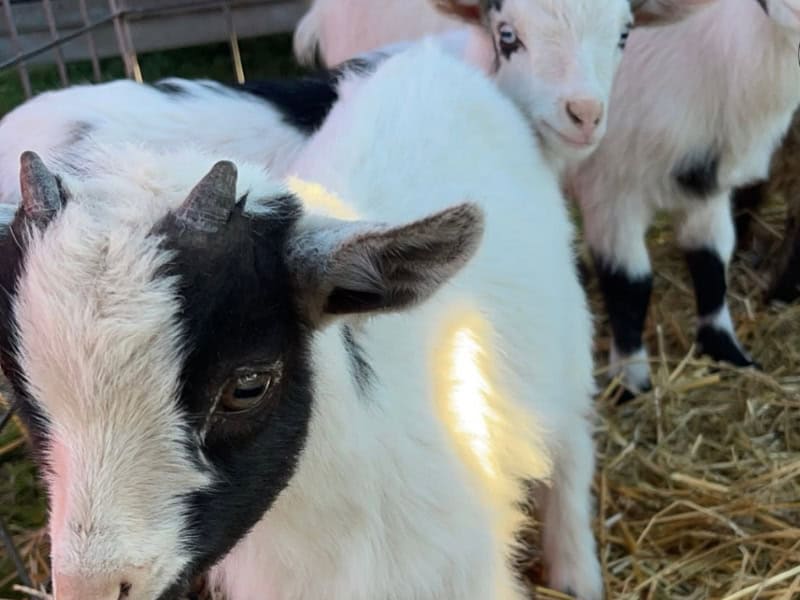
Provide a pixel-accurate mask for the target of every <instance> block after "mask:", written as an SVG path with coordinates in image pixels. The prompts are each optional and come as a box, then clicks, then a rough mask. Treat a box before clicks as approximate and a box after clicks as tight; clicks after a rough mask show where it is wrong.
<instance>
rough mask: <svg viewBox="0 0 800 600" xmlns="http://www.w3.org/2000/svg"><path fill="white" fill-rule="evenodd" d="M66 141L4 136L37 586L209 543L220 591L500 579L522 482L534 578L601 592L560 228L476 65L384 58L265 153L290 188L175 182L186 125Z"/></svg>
mask: <svg viewBox="0 0 800 600" xmlns="http://www.w3.org/2000/svg"><path fill="white" fill-rule="evenodd" d="M83 164H84V166H85V168H86V172H85V173H84V174H82V176H80V177H75V176H71V175H70V174H69V173H65V174H64V175H63V176H61V177H60V178H57V177H56V176H54V175H52V174H51V172H50V171H49V170H48V169H47V168H45V166H44V164H43V163H42V162H41V161H40V160H39V158H38V157H36V156H35V155H33V154H30V153H26V154H24V155H23V159H22V174H21V183H22V185H21V193H22V198H23V201H22V204H21V206H20V208H19V210H18V211H17V213H16V218H15V219H14V220H13V221H12V222H10V223H9V224H8V225H7V226H4V227H3V229H2V236H0V246H1V247H0V285H1V286H2V288H3V289H4V290H5V291H6V293H4V294H3V295H2V297H0V302H1V303H2V304H0V315H2V319H0V349H1V350H2V365H3V370H4V372H5V374H6V375H7V377H8V378H9V379H10V380H11V381H12V383H13V385H14V389H15V392H16V396H17V397H16V405H17V407H18V408H19V410H20V413H21V414H22V415H23V416H24V417H25V419H26V421H27V423H28V425H29V427H30V429H31V432H32V439H33V442H34V445H35V448H36V449H37V450H38V453H37V456H38V458H39V460H40V461H41V462H42V466H43V472H44V473H46V478H47V484H48V488H49V494H50V501H51V518H50V534H51V539H52V567H53V573H54V581H55V593H56V597H57V598H58V600H86V599H87V598H92V599H93V600H118V599H119V598H127V599H128V600H154V599H156V598H158V599H160V600H167V599H173V598H174V597H175V596H176V595H177V594H178V593H179V591H180V590H181V589H182V588H183V587H184V586H185V584H186V582H187V581H188V579H189V578H190V577H192V576H193V575H195V574H196V573H198V572H200V571H202V570H205V569H207V568H209V567H212V573H211V578H212V581H213V585H214V586H215V587H216V588H218V589H219V591H220V592H221V593H222V594H223V595H224V596H225V597H227V598H228V600H326V599H328V600H334V599H335V600H339V599H342V598H347V599H352V600H375V599H376V598H395V599H397V600H415V599H419V598H425V599H426V600H452V599H454V598H458V599H463V600H521V599H522V598H523V597H524V595H523V593H522V592H521V591H520V589H519V588H518V584H517V581H516V579H515V577H514V576H513V574H512V573H511V568H510V565H509V560H508V558H509V552H510V548H511V547H512V545H513V541H512V540H513V532H514V530H515V528H516V527H518V526H519V523H520V519H521V515H520V514H519V513H518V504H517V501H518V500H519V496H520V494H521V490H520V486H519V481H520V480H521V479H522V478H533V479H535V480H537V481H539V482H540V483H541V492H542V494H541V499H542V503H543V504H542V506H541V508H542V509H543V520H544V556H545V561H546V563H547V565H548V568H549V575H550V581H551V584H552V585H554V586H556V587H558V588H559V589H563V590H571V591H573V592H575V593H576V594H577V595H578V596H579V597H580V598H584V599H596V598H600V597H601V596H602V583H601V580H600V575H599V568H598V562H597V558H596V556H595V545H594V541H593V537H592V533H591V528H590V490H589V488H590V482H591V478H592V472H593V450H592V439H591V429H592V428H591V415H592V409H591V395H592V391H593V378H592V359H591V337H592V336H591V320H590V317H589V314H588V310H587V306H586V300H585V296H584V293H583V290H582V288H581V287H580V285H579V283H578V280H577V276H576V273H575V269H574V256H573V252H572V248H571V241H572V233H573V231H572V227H571V225H570V222H569V219H568V215H567V211H566V206H565V203H564V201H563V197H562V195H561V192H560V188H559V183H558V181H557V178H556V176H555V175H554V173H553V172H552V170H551V169H550V167H549V166H548V165H547V164H546V162H545V161H544V159H543V157H542V155H541V152H540V150H539V149H538V147H537V145H536V144H535V141H534V140H533V138H532V137H531V136H530V135H529V133H528V131H527V128H526V127H525V119H524V117H523V116H522V115H521V114H520V112H519V111H518V110H517V109H516V108H515V106H514V105H513V104H512V103H511V102H510V101H509V100H508V99H507V98H505V97H504V96H503V95H501V94H500V93H499V92H498V91H497V89H496V87H495V86H494V85H492V84H491V83H490V82H488V81H487V80H486V78H485V77H484V76H483V75H482V74H480V73H478V72H476V71H474V70H473V69H471V68H469V67H467V66H465V65H464V64H463V63H461V62H459V61H457V60H454V59H453V58H451V57H449V56H447V55H445V54H443V53H442V52H441V51H440V50H438V49H436V48H434V47H431V46H429V45H427V44H422V45H420V46H419V47H417V48H415V49H413V50H411V51H409V52H406V53H403V54H401V55H399V56H396V57H393V58H391V59H389V60H387V62H386V63H385V64H384V65H383V66H382V67H381V68H380V69H379V70H378V71H377V72H376V74H375V75H374V76H373V77H372V78H371V79H370V80H369V81H368V82H366V83H365V84H364V86H363V87H361V88H360V89H359V90H358V94H355V95H354V96H353V97H352V98H351V100H350V101H349V102H347V103H339V104H338V105H337V107H336V109H335V110H334V112H333V113H331V116H330V118H329V119H328V120H327V121H326V125H325V126H324V127H323V128H322V129H321V130H320V131H319V132H318V134H317V135H316V136H315V137H314V138H313V139H312V140H311V142H310V143H309V145H308V147H307V148H306V150H304V152H303V153H302V155H301V156H300V158H299V159H298V161H297V162H296V163H295V165H294V166H293V167H292V168H291V171H292V172H293V173H295V174H296V175H298V176H299V178H297V177H296V178H293V179H292V180H291V182H292V189H294V190H296V191H297V193H298V194H299V195H300V197H301V198H302V201H303V202H302V203H301V202H300V200H299V199H298V197H297V196H296V195H292V194H290V193H289V192H288V191H287V190H286V189H285V188H283V187H282V186H280V185H276V184H275V183H272V182H271V181H270V180H269V179H268V178H267V177H266V175H265V174H264V173H263V171H262V167H261V164H260V163H259V166H255V167H254V166H248V165H247V164H245V163H243V162H241V163H240V164H239V165H238V166H239V169H238V178H237V171H236V169H235V168H234V166H233V165H232V164H231V163H228V162H221V163H218V164H216V165H215V166H214V167H213V168H212V169H211V171H210V173H208V174H207V175H206V176H205V177H203V178H202V180H201V181H200V183H199V184H196V185H195V186H194V188H193V189H192V191H190V188H192V185H193V184H195V182H196V181H197V180H199V179H200V177H201V175H202V173H203V172H205V171H206V170H207V169H208V167H209V166H210V164H211V161H210V160H208V159H207V158H203V155H198V154H197V153H195V152H192V151H189V150H184V151H183V152H181V153H178V154H158V153H154V152H153V151H152V150H150V149H145V148H143V147H141V146H139V147H125V148H122V149H121V150H119V149H116V147H113V146H112V147H111V150H110V151H104V146H102V145H95V146H92V147H91V148H90V149H89V151H87V153H85V154H84V155H83ZM48 166H49V167H50V168H51V169H52V170H53V171H54V172H56V173H61V168H60V167H59V163H58V161H51V163H50V164H49V165H48ZM67 166H68V167H69V168H68V169H67V170H69V169H71V168H72V164H71V163H70V162H69V161H68V165H67ZM315 182H318V183H321V184H323V185H324V186H326V187H327V188H329V189H330V190H333V191H334V192H337V193H338V194H341V197H343V198H346V199H347V202H346V203H345V202H343V201H341V200H338V199H337V197H336V196H331V195H330V194H327V193H322V192H320V190H319V189H318V188H317V187H316V186H315V185H313V184H314V183H315ZM465 200H466V201H469V202H474V203H475V204H464V201H465ZM5 212H7V211H5ZM337 215H338V216H339V218H336V216H337ZM481 239H482V242H480V244H479V240H481ZM536 257H541V260H533V258H536Z"/></svg>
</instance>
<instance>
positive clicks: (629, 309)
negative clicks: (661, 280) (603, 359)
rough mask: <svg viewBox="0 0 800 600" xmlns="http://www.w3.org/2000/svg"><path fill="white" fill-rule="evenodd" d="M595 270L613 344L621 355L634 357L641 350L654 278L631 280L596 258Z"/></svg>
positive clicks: (618, 270)
mask: <svg viewBox="0 0 800 600" xmlns="http://www.w3.org/2000/svg"><path fill="white" fill-rule="evenodd" d="M595 268H596V271H597V276H598V279H599V282H600V290H601V292H602V294H603V300H604V301H605V306H606V311H607V312H608V318H609V322H610V325H611V332H612V333H613V335H614V344H615V345H616V347H617V350H619V351H620V352H621V353H622V354H623V355H630V354H633V353H635V352H637V351H638V350H639V349H641V347H642V332H643V331H644V324H645V320H646V319H647V308H648V305H649V304H650V295H651V294H652V292H653V277H652V276H650V275H648V276H647V277H644V278H642V279H632V278H630V277H629V276H628V275H627V274H625V273H624V272H623V271H621V270H620V269H617V268H613V267H609V266H608V263H607V262H606V261H605V260H604V259H601V258H599V257H595Z"/></svg>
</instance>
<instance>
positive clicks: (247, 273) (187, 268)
mask: <svg viewBox="0 0 800 600" xmlns="http://www.w3.org/2000/svg"><path fill="white" fill-rule="evenodd" d="M270 205H271V208H272V210H270V211H268V212H267V213H265V214H259V215H253V214H245V213H243V211H242V209H241V206H242V204H241V203H240V204H239V205H237V208H236V209H235V210H234V211H233V213H232V215H231V218H230V221H229V222H228V223H227V224H226V225H225V228H224V229H223V230H222V231H220V232H218V233H215V234H206V233H199V232H196V231H195V230H191V229H186V228H185V225H183V224H182V223H181V222H179V221H178V220H176V219H175V218H174V217H173V216H172V215H169V216H168V217H166V218H165V219H164V220H163V221H162V223H160V224H159V226H158V227H157V228H156V229H155V231H156V232H157V234H162V235H164V241H163V246H164V248H165V249H169V250H171V251H173V252H175V258H174V260H173V261H172V263H171V265H170V267H169V269H167V270H165V272H163V273H161V274H160V276H164V277H176V278H177V280H178V281H179V282H180V285H179V294H180V298H181V300H182V304H183V306H182V310H181V320H182V324H183V328H184V332H185V336H186V339H185V347H186V350H187V355H186V358H185V361H184V365H183V371H182V375H181V379H182V383H183V386H182V392H181V397H180V405H181V408H182V410H183V412H184V413H185V414H186V415H187V416H188V418H189V423H190V425H191V427H192V428H193V429H194V431H195V433H196V434H198V436H199V435H200V433H201V432H202V431H203V430H204V427H206V425H207V423H208V424H209V427H208V429H207V435H206V437H205V444H204V447H203V448H202V452H203V455H204V457H205V458H206V459H207V460H208V461H209V462H210V463H211V464H212V465H213V466H214V469H215V472H216V474H217V477H216V478H215V480H216V485H215V487H214V488H213V489H212V490H210V491H204V492H199V493H195V494H192V495H191V496H190V497H189V498H187V502H188V506H187V515H188V519H189V529H188V531H187V532H186V533H187V534H188V538H187V551H188V552H189V553H190V554H191V555H192V556H193V560H192V562H191V565H190V567H189V568H188V569H187V571H186V572H185V573H184V577H183V578H182V580H181V582H180V583H181V585H183V584H185V583H186V581H188V580H190V579H192V578H193V577H194V576H196V575H198V574H199V573H201V572H203V571H205V570H206V569H207V568H208V567H210V566H211V565H212V564H213V563H215V562H216V561H218V560H219V559H220V558H221V557H222V556H223V555H224V554H225V553H227V552H228V551H229V550H230V549H231V548H232V547H233V545H234V544H235V543H236V542H237V541H238V540H239V539H241V537H242V536H244V535H245V534H246V533H247V531H248V530H249V529H250V528H251V527H252V526H253V525H255V523H256V522H257V521H258V520H259V519H260V518H261V517H262V516H263V514H264V513H265V512H266V511H267V510H268V509H269V507H270V506H271V505H272V503H273V502H274V501H275V499H276V498H277V497H278V495H279V494H280V492H281V491H282V490H283V489H284V488H285V486H286V485H287V483H288V482H289V480H290V479H291V477H292V475H293V474H294V470H295V468H296V466H297V463H298V460H299V458H300V454H301V452H302V450H303V447H304V445H305V440H306V435H307V431H308V424H309V420H310V418H311V408H312V385H311V384H312V373H311V365H310V364H309V357H308V354H309V344H310V340H311V336H312V335H313V332H312V331H311V330H310V328H309V327H308V326H307V325H306V323H305V321H304V319H303V318H302V316H301V311H300V309H299V307H298V306H297V304H296V300H297V299H296V298H295V293H294V288H293V284H292V279H291V277H290V274H289V272H288V270H287V267H286V261H285V258H284V254H285V244H286V240H287V236H288V233H289V231H290V230H291V228H292V227H293V225H294V223H295V221H296V219H297V217H298V215H299V214H300V207H299V203H298V202H297V201H296V200H295V199H294V198H293V197H285V198H281V199H277V200H273V201H271V202H270ZM243 367H245V368H246V367H254V368H257V367H267V368H270V369H275V370H276V376H275V377H274V378H273V383H272V387H271V388H270V391H269V392H268V393H267V396H266V398H265V399H264V401H262V403H261V404H260V405H259V406H257V407H256V408H255V409H253V410H251V411H248V412H247V413H245V414H239V415H228V416H224V415H223V414H222V413H221V412H220V411H217V412H216V413H215V416H212V417H209V413H210V411H211V409H212V407H213V405H214V402H215V398H216V397H217V396H218V394H219V393H220V390H221V389H222V388H223V387H224V386H225V384H226V382H228V381H229V380H230V379H231V378H232V377H235V376H236V375H235V373H236V371H237V369H240V368H243ZM209 418H210V420H208V419H209ZM190 539H196V540H202V543H201V544H199V545H194V544H191V543H190V542H189V540H190ZM166 597H169V596H165V598H166Z"/></svg>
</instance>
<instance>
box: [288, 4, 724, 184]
mask: <svg viewBox="0 0 800 600" xmlns="http://www.w3.org/2000/svg"><path fill="white" fill-rule="evenodd" d="M708 1H709V0H671V1H669V2H664V1H663V0H647V1H645V2H643V3H642V2H639V3H637V4H638V5H637V16H646V17H649V20H650V21H658V20H665V19H666V20H672V19H676V18H680V17H683V16H685V14H687V13H688V12H690V11H691V9H693V8H696V7H698V6H701V5H703V4H705V3H707V2H708ZM462 4H464V5H469V4H473V5H474V4H477V2H469V1H467V0H464V1H463V2H462ZM631 19H632V16H631V12H630V8H629V2H628V1H627V0H503V2H502V6H501V8H500V10H499V11H498V10H495V9H490V10H489V12H488V14H487V15H485V16H484V19H483V22H482V23H477V22H476V23H474V25H475V26H473V27H469V28H464V23H463V22H462V21H459V20H458V19H457V18H455V17H452V16H447V15H444V14H442V13H440V12H438V11H437V10H436V9H435V8H434V3H433V0H379V1H378V0H315V1H314V3H313V5H312V6H311V9H310V10H309V12H308V13H307V14H306V16H305V17H304V18H303V20H302V21H301V22H300V23H299V25H298V27H297V29H296V32H295V38H294V48H295V54H296V56H297V57H298V59H299V60H300V61H301V62H305V63H309V62H310V61H311V60H313V59H314V57H315V55H316V53H317V51H319V53H320V54H321V56H322V58H323V60H324V62H325V63H326V64H328V65H334V64H338V63H340V62H342V61H344V60H346V59H348V58H352V57H354V56H356V55H359V54H361V53H364V52H366V51H369V50H373V49H375V48H378V47H381V46H384V45H388V44H395V43H398V42H402V41H408V40H413V39H417V38H419V37H422V36H425V35H432V34H438V35H436V38H437V39H438V40H440V41H441V42H442V43H443V44H444V45H445V46H446V47H447V48H448V49H451V50H452V51H454V52H458V51H459V50H460V51H461V56H462V57H463V58H464V59H465V60H466V61H467V62H470V63H471V64H473V65H475V66H477V67H479V68H481V69H482V70H484V71H485V72H487V73H489V74H491V75H492V76H493V77H494V78H496V80H497V83H498V85H499V86H500V89H501V90H503V92H504V93H506V94H507V95H508V96H509V97H510V98H511V99H512V100H514V101H515V102H516V103H517V104H518V105H519V106H520V107H521V108H522V110H523V112H524V113H525V114H526V115H527V116H528V119H529V120H530V122H531V125H532V127H533V129H534V131H535V132H536V134H537V136H538V137H539V138H540V139H541V141H542V142H543V145H542V147H543V149H544V151H545V152H546V153H547V154H548V158H549V159H550V161H551V163H552V164H553V165H554V166H555V167H556V168H557V169H559V170H560V169H561V168H562V167H563V166H564V165H565V164H568V163H572V162H574V161H576V160H579V159H582V158H585V157H586V156H587V155H588V154H589V153H590V152H591V150H592V149H594V148H595V147H596V146H597V143H598V142H599V141H600V139H601V138H602V137H603V134H604V133H605V130H606V118H605V113H606V112H607V109H608V102H609V98H610V95H611V87H612V83H613V78H614V73H615V71H616V68H617V66H618V64H619V60H620V57H621V51H620V49H619V47H618V46H619V43H620V38H621V34H622V32H623V31H624V29H625V26H626V24H627V23H628V22H630V21H631ZM503 23H505V24H507V25H510V26H512V27H514V29H515V30H516V33H517V36H518V38H519V39H520V40H521V41H522V42H523V44H524V45H525V48H523V49H522V50H519V51H517V52H516V53H514V54H512V56H511V58H510V59H506V58H505V57H503V56H502V55H496V50H495V48H496V47H497V44H498V28H499V26H500V25H501V24H503ZM454 29H460V31H458V32H457V34H456V35H458V36H460V37H461V38H462V39H463V41H462V42H460V43H459V44H454V43H453V40H454V37H453V36H454V32H453V30H454ZM443 34H444V35H443ZM448 36H449V39H448ZM585 100H590V101H592V102H596V103H599V105H601V108H602V112H603V115H602V116H601V118H600V121H599V124H598V125H597V127H596V128H595V129H594V130H593V131H591V132H590V133H589V132H587V131H586V130H585V129H582V128H581V127H579V126H576V124H575V123H574V122H573V121H572V120H571V119H570V117H569V115H568V114H567V111H566V105H567V103H568V102H574V101H585Z"/></svg>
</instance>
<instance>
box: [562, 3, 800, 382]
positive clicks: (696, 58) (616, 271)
mask: <svg viewBox="0 0 800 600" xmlns="http://www.w3.org/2000/svg"><path fill="white" fill-rule="evenodd" d="M799 43H800V2H798V0H766V1H756V0H718V1H717V2H716V3H714V4H712V5H711V6H709V7H708V8H707V9H706V10H704V11H702V12H699V13H698V14H696V15H695V16H693V17H691V18H690V19H687V20H686V21H684V22H682V23H679V24H676V25H673V26H670V27H663V28H659V29H652V30H648V29H642V30H639V31H636V32H634V33H633V34H632V35H631V39H630V40H629V44H628V52H626V54H625V57H624V58H623V60H622V64H621V66H620V70H619V72H618V74H617V79H616V83H615V85H614V90H613V94H612V98H611V104H610V106H611V111H610V114H609V131H608V134H607V135H606V136H605V138H604V139H603V140H602V142H601V143H600V145H599V146H598V148H597V150H596V151H595V152H594V153H593V154H592V156H591V157H589V159H588V160H587V161H585V162H584V163H582V164H581V165H580V166H578V167H577V168H575V170H574V173H572V174H570V177H569V178H568V179H569V180H570V188H571V190H572V192H573V193H574V194H575V196H576V197H577V198H578V200H579V202H580V205H581V208H582V213H583V223H584V233H585V237H586V240H587V242H588V246H589V248H590V250H591V252H592V254H593V256H594V261H595V264H596V270H597V273H598V276H599V280H600V287H601V289H602V293H603V296H604V299H605V304H606V309H607V312H608V316H609V320H610V326H611V330H612V334H613V346H612V349H611V353H610V363H611V370H612V374H621V375H622V380H623V383H624V384H625V387H626V389H627V392H626V396H627V395H629V394H631V393H632V394H635V393H638V392H641V391H644V390H647V389H649V388H650V378H649V367H648V363H647V352H646V350H645V348H644V346H643V344H642V331H643V327H644V323H645V318H646V315H647V307H648V303H649V298H650V294H651V290H652V281H653V277H652V270H651V265H650V260H649V257H648V253H647V247H646V245H645V239H644V238H645V233H646V231H647V229H648V227H649V226H650V223H651V221H652V220H653V217H654V215H655V213H656V212H657V211H661V210H666V211H670V212H673V213H677V214H679V215H681V217H682V218H681V221H680V222H679V224H678V234H677V238H678V244H679V245H680V247H681V248H682V249H683V251H684V253H685V256H686V261H687V265H688V267H689V271H690V274H691V277H692V281H693V283H694V288H695V296H696V300H697V312H698V316H699V322H698V328H697V344H698V347H699V349H700V350H701V351H702V352H703V353H705V354H707V355H709V356H710V357H711V358H713V359H716V360H722V361H727V362H729V363H732V364H734V365H737V366H748V365H753V364H754V363H753V360H752V358H751V357H750V356H749V354H748V353H747V352H746V351H745V350H744V349H743V348H742V346H741V344H740V342H739V340H738V339H737V337H736V334H735V332H734V328H733V321H732V319H731V315H730V311H729V308H728V304H727V302H726V288H727V282H726V277H727V265H728V262H729V260H730V257H731V254H732V252H733V248H734V239H735V234H734V227H733V222H732V216H731V206H730V193H731V190H732V189H733V188H734V187H736V186H740V185H743V184H745V183H748V182H750V181H753V180H755V179H761V178H763V177H764V176H765V175H766V172H767V168H768V166H769V161H770V156H771V154H772V152H773V149H774V148H775V146H776V145H777V144H778V142H779V140H780V139H781V137H782V136H783V134H784V133H785V131H786V129H787V127H788V125H789V122H790V119H791V116H792V113H793V111H794V109H795V108H796V107H797V105H798V103H800V69H798V65H797V47H798V44H799ZM765 90H768V93H765Z"/></svg>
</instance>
